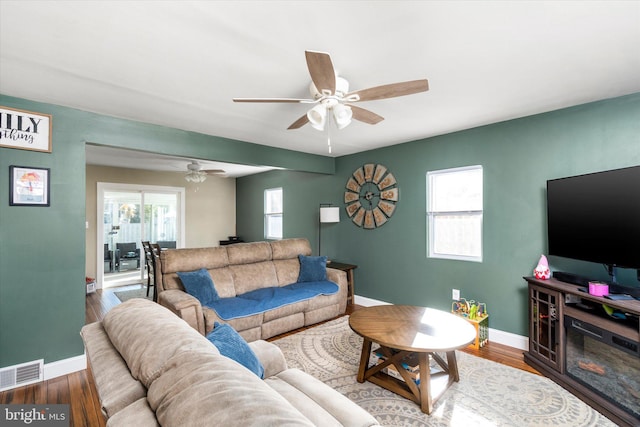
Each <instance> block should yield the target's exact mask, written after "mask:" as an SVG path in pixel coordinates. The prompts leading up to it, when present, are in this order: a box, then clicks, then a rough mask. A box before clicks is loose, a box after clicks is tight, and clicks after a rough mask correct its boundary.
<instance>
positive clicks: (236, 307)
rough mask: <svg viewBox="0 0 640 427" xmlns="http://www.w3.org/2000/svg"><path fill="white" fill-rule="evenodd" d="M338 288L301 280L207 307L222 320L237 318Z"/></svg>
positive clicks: (332, 284) (327, 283)
mask: <svg viewBox="0 0 640 427" xmlns="http://www.w3.org/2000/svg"><path fill="white" fill-rule="evenodd" d="M339 289H340V288H339V287H338V285H337V284H335V283H333V282H328V281H324V282H303V283H292V284H291V285H286V286H281V287H272V288H263V289H256V290H255V291H251V292H247V293H246V294H242V295H238V296H236V297H233V298H220V299H219V300H216V301H214V302H212V303H210V304H209V305H208V306H207V307H209V308H211V309H213V310H214V311H215V312H216V314H217V315H218V317H220V318H221V319H222V320H231V319H237V318H239V317H247V316H252V315H254V314H258V313H264V312H265V311H269V310H272V309H274V308H279V307H283V306H285V305H289V304H294V303H296V302H299V301H304V300H308V299H311V298H314V297H316V296H318V295H333V294H335V293H337V292H338V290H339Z"/></svg>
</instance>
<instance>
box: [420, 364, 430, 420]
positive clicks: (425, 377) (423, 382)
mask: <svg viewBox="0 0 640 427" xmlns="http://www.w3.org/2000/svg"><path fill="white" fill-rule="evenodd" d="M418 363H419V364H420V409H421V410H422V412H424V413H425V414H427V415H428V414H430V413H431V411H433V401H432V399H431V368H430V367H429V353H418Z"/></svg>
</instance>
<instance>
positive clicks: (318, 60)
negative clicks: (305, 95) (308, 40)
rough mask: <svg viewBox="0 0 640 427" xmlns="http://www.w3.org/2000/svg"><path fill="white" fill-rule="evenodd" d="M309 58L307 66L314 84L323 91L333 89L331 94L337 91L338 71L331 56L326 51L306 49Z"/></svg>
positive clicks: (319, 90)
mask: <svg viewBox="0 0 640 427" xmlns="http://www.w3.org/2000/svg"><path fill="white" fill-rule="evenodd" d="M304 54H305V56H306V58H307V68H309V74H310V75H311V80H312V81H313V84H314V85H315V86H316V89H318V92H320V93H322V91H323V90H329V91H331V95H333V94H334V93H335V92H336V71H335V69H334V68H333V63H332V62H331V56H329V54H328V53H324V52H315V51H312V50H305V52H304Z"/></svg>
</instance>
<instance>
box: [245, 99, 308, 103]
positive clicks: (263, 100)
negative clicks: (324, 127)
mask: <svg viewBox="0 0 640 427" xmlns="http://www.w3.org/2000/svg"><path fill="white" fill-rule="evenodd" d="M233 102H295V103H299V104H313V103H314V102H315V101H314V100H312V99H297V98H233Z"/></svg>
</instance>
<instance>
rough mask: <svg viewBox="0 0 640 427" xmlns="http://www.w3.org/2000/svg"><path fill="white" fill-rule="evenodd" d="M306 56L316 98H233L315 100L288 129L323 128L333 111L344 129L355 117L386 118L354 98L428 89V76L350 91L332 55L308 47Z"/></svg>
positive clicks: (369, 120)
mask: <svg viewBox="0 0 640 427" xmlns="http://www.w3.org/2000/svg"><path fill="white" fill-rule="evenodd" d="M305 56H306V59H307V68H308V69H309V74H310V75H311V84H310V85H309V91H310V92H311V96H312V98H313V99H296V98H233V101H234V102H292V103H303V104H315V105H314V107H313V108H311V109H310V110H309V111H307V113H306V114H305V115H303V116H302V117H300V118H299V119H298V120H296V121H295V122H293V123H292V124H291V125H290V126H289V127H288V129H298V128H301V127H302V126H304V125H306V124H307V123H311V126H313V128H314V129H318V130H324V129H325V124H326V122H327V118H328V117H330V115H333V118H334V120H335V123H336V126H337V127H338V129H342V128H344V127H345V126H347V125H349V124H350V123H351V120H352V119H355V120H358V121H361V122H364V123H368V124H371V125H375V124H376V123H379V122H380V121H382V120H384V118H383V117H382V116H379V115H378V114H376V113H374V112H372V111H369V110H366V109H364V108H361V107H358V106H356V105H353V104H354V103H355V102H363V101H374V100H377V99H386V98H395V97H398V96H404V95H412V94H414V93H419V92H426V91H427V90H429V82H428V81H427V79H422V80H411V81H407V82H400V83H391V84H387V85H382V86H376V87H372V88H369V89H361V90H356V91H353V92H349V82H348V81H347V80H345V79H344V78H342V77H339V76H337V75H336V71H335V69H334V67H333V62H332V61H331V56H330V55H329V54H328V53H325V52H316V51H311V50H307V51H305Z"/></svg>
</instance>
